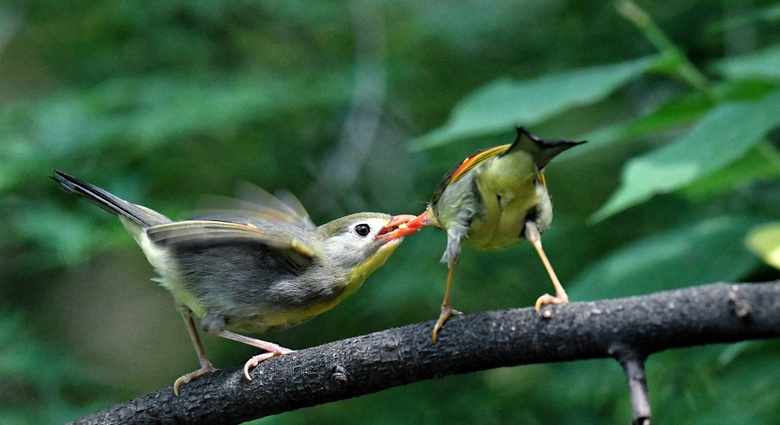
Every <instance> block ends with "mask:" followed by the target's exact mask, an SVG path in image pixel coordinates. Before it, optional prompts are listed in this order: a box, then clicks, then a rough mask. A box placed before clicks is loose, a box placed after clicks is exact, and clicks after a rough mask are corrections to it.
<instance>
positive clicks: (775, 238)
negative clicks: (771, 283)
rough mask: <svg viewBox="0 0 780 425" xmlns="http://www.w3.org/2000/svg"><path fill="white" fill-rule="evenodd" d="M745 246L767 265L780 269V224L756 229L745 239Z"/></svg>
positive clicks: (771, 224) (766, 225)
mask: <svg viewBox="0 0 780 425" xmlns="http://www.w3.org/2000/svg"><path fill="white" fill-rule="evenodd" d="M745 245H747V247H748V249H750V250H751V251H752V252H753V253H755V254H756V255H758V256H759V257H761V258H762V259H763V260H764V261H766V262H767V264H769V265H771V266H772V267H775V268H778V269H780V223H770V224H765V225H762V226H759V227H756V228H754V229H753V230H751V231H750V233H748V235H747V237H746V238H745Z"/></svg>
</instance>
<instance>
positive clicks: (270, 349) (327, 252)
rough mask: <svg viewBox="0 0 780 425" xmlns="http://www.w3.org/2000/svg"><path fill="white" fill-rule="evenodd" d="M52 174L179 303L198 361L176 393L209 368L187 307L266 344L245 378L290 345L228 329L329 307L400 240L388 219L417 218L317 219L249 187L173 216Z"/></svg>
mask: <svg viewBox="0 0 780 425" xmlns="http://www.w3.org/2000/svg"><path fill="white" fill-rule="evenodd" d="M54 173H55V174H56V175H54V176H52V179H54V180H55V181H56V182H57V183H59V184H60V185H61V186H62V188H63V189H65V191H67V192H70V193H74V194H76V195H79V196H82V197H84V198H86V199H87V200H89V201H90V202H92V203H94V204H96V205H97V206H99V207H101V208H103V209H104V210H106V211H108V212H110V213H112V214H115V215H117V216H118V217H119V220H120V221H121V222H122V224H123V225H124V227H125V229H127V231H128V232H130V234H132V236H133V238H135V240H136V242H138V244H139V245H140V246H141V249H142V250H143V252H144V254H145V255H146V258H147V259H148V260H149V262H150V263H151V264H152V266H153V267H154V269H155V270H156V271H157V273H158V274H159V277H158V278H156V279H155V280H156V281H158V282H159V283H160V284H161V285H162V286H163V287H164V288H165V289H167V290H169V291H170V292H171V294H173V297H174V298H175V299H176V302H177V303H178V304H179V306H180V307H179V308H180V311H181V315H182V317H183V318H184V322H185V324H186V325H187V330H188V332H189V334H190V338H191V339H192V344H193V345H194V346H195V351H196V352H197V354H198V360H199V361H200V369H198V370H196V371H194V372H191V373H188V374H186V375H184V376H182V377H180V378H179V379H177V380H176V382H175V383H174V386H173V390H174V392H175V393H176V395H178V392H179V386H180V385H181V384H183V383H187V382H190V381H191V380H193V379H195V378H198V377H200V376H203V375H205V374H207V373H210V372H213V371H214V370H215V369H214V367H213V366H212V365H211V362H210V361H209V359H208V357H206V353H205V352H204V350H203V345H202V344H201V342H200V338H199V336H198V332H197V329H196V328H195V323H194V320H193V314H194V315H195V316H197V317H199V318H201V327H202V328H203V330H204V331H206V332H208V333H210V334H213V335H217V336H220V337H223V338H227V339H232V340H234V341H238V342H242V343H244V344H248V345H251V346H253V347H257V348H260V349H262V350H264V351H265V352H264V353H261V354H258V355H256V356H254V357H252V358H251V359H249V360H248V361H247V362H246V364H245V365H244V375H245V376H246V378H247V379H249V380H251V379H252V378H251V377H250V376H249V369H250V368H251V367H254V366H257V364H258V363H260V362H261V361H263V360H266V359H269V358H271V357H273V356H278V355H282V354H287V353H289V352H291V350H289V349H287V348H284V347H281V346H279V345H277V344H274V343H271V342H266V341H262V340H259V339H255V338H251V337H248V336H244V335H241V334H238V333H235V332H234V331H236V330H237V331H247V332H261V331H265V330H267V329H272V328H283V327H288V326H294V325H297V324H299V323H301V322H303V321H305V320H307V319H309V318H311V317H313V316H316V315H318V314H320V313H323V312H325V311H326V310H328V309H330V308H332V307H333V306H335V305H336V304H338V303H339V302H340V301H341V300H343V299H344V298H345V297H347V296H348V295H350V294H351V293H353V292H354V291H355V290H356V289H358V288H359V287H360V285H361V284H362V283H363V281H364V280H365V279H366V278H367V277H368V276H369V275H370V274H371V273H372V272H373V271H374V270H376V269H377V268H378V267H380V266H381V265H382V264H384V262H385V260H387V258H388V257H389V256H390V254H391V253H392V252H393V251H394V250H395V248H396V247H398V245H399V243H400V242H401V241H402V240H403V238H402V237H401V236H398V235H397V234H395V233H394V231H395V227H394V226H395V225H394V224H393V223H402V222H406V221H409V220H410V219H411V218H414V216H411V215H402V216H397V217H391V216H390V215H388V214H381V213H358V214H352V215H348V216H346V217H342V218H338V219H336V220H333V221H331V222H330V223H327V224H323V225H322V226H319V227H317V226H315V225H314V224H313V223H312V221H311V219H310V218H309V216H308V214H307V213H306V210H305V209H304V208H303V206H302V205H301V204H300V203H299V202H298V200H297V199H295V197H294V196H292V194H289V193H282V194H281V195H280V198H281V199H280V198H276V197H274V196H271V195H270V194H268V193H267V192H265V191H262V189H259V188H255V192H256V193H255V200H254V201H255V202H254V203H253V204H249V203H246V202H244V203H243V204H242V205H240V206H239V207H240V209H230V210H220V211H214V212H211V213H209V214H206V215H203V216H200V217H198V218H197V219H194V220H186V221H177V222H174V221H172V220H171V219H169V218H168V217H166V216H164V215H162V214H160V213H158V212H156V211H153V210H151V209H149V208H146V207H143V206H141V205H136V204H132V203H130V202H128V201H125V200H123V199H120V198H118V197H116V196H114V195H112V194H110V193H108V192H106V191H105V190H103V189H100V188H98V187H96V186H94V185H91V184H89V183H87V182H85V181H82V180H80V179H78V178H76V177H73V176H71V175H68V174H66V173H63V172H61V171H57V170H54ZM380 231H381V232H382V234H381V235H380V234H379V233H380ZM408 232H409V231H408V229H407V233H408ZM405 234H406V233H405Z"/></svg>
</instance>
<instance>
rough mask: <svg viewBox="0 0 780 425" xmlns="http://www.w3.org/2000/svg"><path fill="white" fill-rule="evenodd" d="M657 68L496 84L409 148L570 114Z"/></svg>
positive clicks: (626, 66)
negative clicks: (570, 110) (570, 111)
mask: <svg viewBox="0 0 780 425" xmlns="http://www.w3.org/2000/svg"><path fill="white" fill-rule="evenodd" d="M655 63H656V58H654V57H649V58H642V59H637V60H633V61H629V62H622V63H618V64H612V65H604V66H596V67H592V68H583V69H576V70H572V71H567V72H562V73H556V74H549V75H544V76H541V77H538V78H535V79H532V80H525V81H515V80H509V79H500V80H496V81H494V82H492V83H490V84H487V85H486V86H483V87H481V88H479V89H477V90H476V91H474V92H473V93H471V94H470V95H468V96H466V98H465V99H463V100H462V101H461V102H460V103H459V104H458V105H457V106H456V107H455V109H454V110H453V112H452V116H451V117H450V119H449V121H448V122H447V124H445V125H444V126H443V127H440V128H438V129H436V130H434V131H432V132H430V133H428V134H427V135H425V136H422V137H420V138H418V139H415V140H413V141H412V142H411V144H410V148H411V149H413V150H421V149H427V148H431V147H434V146H438V145H442V144H445V143H448V142H451V141H453V140H456V139H460V138H465V137H475V136H485V135H490V134H495V133H499V132H506V131H511V130H512V128H513V127H514V126H518V125H524V126H527V125H532V124H535V123H538V122H541V121H543V120H545V119H548V118H550V117H553V116H555V115H556V114H560V113H562V112H564V111H566V110H568V109H571V108H575V107H578V106H583V105H588V104H591V103H594V102H597V101H599V100H602V99H604V98H605V97H607V96H608V95H609V94H610V93H612V92H614V91H615V90H617V89H618V88H620V87H622V86H623V85H625V84H626V83H628V82H629V81H631V80H633V79H634V78H636V77H638V76H639V75H641V74H642V73H644V72H645V71H647V70H648V69H649V68H651V67H652V66H653V65H655Z"/></svg>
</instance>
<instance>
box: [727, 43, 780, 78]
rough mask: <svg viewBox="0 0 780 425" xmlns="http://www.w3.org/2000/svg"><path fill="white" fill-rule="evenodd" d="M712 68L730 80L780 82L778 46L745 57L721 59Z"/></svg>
mask: <svg viewBox="0 0 780 425" xmlns="http://www.w3.org/2000/svg"><path fill="white" fill-rule="evenodd" d="M713 68H714V69H715V70H716V71H717V72H719V73H721V74H723V75H724V76H726V77H728V78H732V79H748V78H764V79H770V80H780V46H774V47H771V48H769V49H765V50H761V51H758V52H753V53H750V54H747V55H742V56H736V57H731V58H726V59H721V60H719V61H716V62H715V63H714V64H713Z"/></svg>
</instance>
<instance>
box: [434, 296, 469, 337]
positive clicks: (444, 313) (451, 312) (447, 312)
mask: <svg viewBox="0 0 780 425" xmlns="http://www.w3.org/2000/svg"><path fill="white" fill-rule="evenodd" d="M461 314H463V313H461V312H459V311H458V310H455V309H454V308H452V307H450V306H448V305H442V306H441V314H440V315H439V320H437V321H436V326H434V327H433V342H434V343H435V342H436V337H437V336H438V335H439V330H440V329H441V327H442V326H444V322H446V321H447V319H449V318H450V317H452V316H459V315H461Z"/></svg>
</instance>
